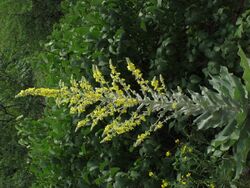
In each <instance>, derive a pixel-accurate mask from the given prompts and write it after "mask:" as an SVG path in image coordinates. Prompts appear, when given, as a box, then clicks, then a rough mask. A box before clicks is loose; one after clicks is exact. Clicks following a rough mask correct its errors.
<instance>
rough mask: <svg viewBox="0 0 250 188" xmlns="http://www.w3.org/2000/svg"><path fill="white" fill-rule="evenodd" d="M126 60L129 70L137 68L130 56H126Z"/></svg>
mask: <svg viewBox="0 0 250 188" xmlns="http://www.w3.org/2000/svg"><path fill="white" fill-rule="evenodd" d="M126 61H127V68H128V70H129V71H131V72H133V71H134V70H135V69H136V68H135V65H134V63H132V61H131V60H130V59H129V58H126Z"/></svg>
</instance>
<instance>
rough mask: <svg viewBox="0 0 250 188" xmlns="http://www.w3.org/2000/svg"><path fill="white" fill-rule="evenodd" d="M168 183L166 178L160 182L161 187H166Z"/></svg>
mask: <svg viewBox="0 0 250 188" xmlns="http://www.w3.org/2000/svg"><path fill="white" fill-rule="evenodd" d="M168 185H169V183H168V181H167V180H162V182H161V188H166V187H167V186H168Z"/></svg>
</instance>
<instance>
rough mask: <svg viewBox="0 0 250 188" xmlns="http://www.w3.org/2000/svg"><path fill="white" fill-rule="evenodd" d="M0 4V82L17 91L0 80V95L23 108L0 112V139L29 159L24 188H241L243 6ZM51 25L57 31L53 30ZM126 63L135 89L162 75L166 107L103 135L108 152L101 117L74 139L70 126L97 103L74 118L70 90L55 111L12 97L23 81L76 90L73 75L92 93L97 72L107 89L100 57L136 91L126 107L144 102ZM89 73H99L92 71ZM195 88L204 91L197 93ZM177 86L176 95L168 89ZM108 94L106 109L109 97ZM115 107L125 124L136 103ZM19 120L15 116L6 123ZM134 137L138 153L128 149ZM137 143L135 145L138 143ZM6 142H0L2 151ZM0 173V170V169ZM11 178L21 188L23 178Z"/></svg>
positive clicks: (101, 1) (86, 0)
mask: <svg viewBox="0 0 250 188" xmlns="http://www.w3.org/2000/svg"><path fill="white" fill-rule="evenodd" d="M2 2H3V3H2ZM2 2H1V4H0V10H1V11H0V19H1V20H2V22H1V24H2V25H3V27H1V29H0V37H1V42H0V51H1V53H4V54H5V56H4V58H3V59H2V62H1V67H0V68H1V70H0V71H1V72H0V73H1V75H0V76H1V77H2V74H3V77H4V78H7V77H8V75H11V78H13V79H14V83H18V81H20V82H21V83H22V84H21V83H20V84H11V83H10V81H9V80H8V79H4V80H3V81H2V80H1V82H0V84H1V88H3V90H4V92H3V94H1V95H3V96H11V97H12V99H13V100H12V99H11V100H10V99H8V100H9V101H13V102H14V103H15V104H17V102H16V101H19V100H20V101H21V102H22V103H21V104H25V105H27V106H28V107H27V108H26V107H24V106H25V105H22V108H21V109H15V108H12V109H11V111H5V110H4V108H0V109H1V114H0V115H2V114H3V117H4V118H9V114H6V112H11V113H14V117H13V119H14V120H15V121H13V123H12V126H11V128H9V129H8V131H9V132H10V133H14V134H12V135H15V136H13V138H14V145H13V146H17V147H18V148H20V150H21V151H20V152H22V151H24V153H26V151H28V158H27V159H26V157H24V158H25V159H23V162H22V163H21V162H20V163H19V165H21V166H22V165H23V167H20V168H19V169H25V171H26V172H27V173H28V174H29V173H31V174H32V175H33V177H34V179H33V180H32V182H31V184H32V185H31V187H116V188H119V187H121V188H123V187H131V188H132V187H136V188H137V187H149V188H151V187H168V186H172V187H211V188H212V187H230V186H231V187H240V186H242V187H244V184H245V185H247V183H244V181H243V183H241V182H239V179H240V180H242V179H244V176H246V177H247V173H246V172H247V169H248V167H249V165H247V164H246V163H245V162H249V160H248V159H247V155H248V148H249V147H248V145H249V143H250V142H249V135H248V134H247V133H248V132H247V130H246V129H248V128H249V126H248V123H247V116H248V114H247V113H248V106H247V104H248V92H249V86H248V85H249V83H248V81H249V70H248V69H249V67H248V66H249V65H248V62H249V60H248V59H247V58H246V55H245V54H244V53H243V51H242V50H240V51H239V55H238V53H237V52H238V49H239V48H238V45H240V46H241V47H242V49H244V51H245V53H246V54H249V47H248V44H249V32H250V27H249V16H250V15H249V13H250V11H249V10H250V6H249V2H248V1H244V0H240V1H231V2H225V1H222V0H206V1H205V0H200V1H193V0H189V1H176V0H167V1H161V0H158V1H156V0H147V1H145V0H137V1H133V0H119V1H118V0H64V1H62V3H61V4H60V1H50V0H47V1H33V0H26V1H23V2H22V3H20V2H16V1H2ZM6 7H7V8H6ZM16 7H18V10H17V8H16ZM3 15H4V16H3ZM62 15H63V17H62V18H61V19H60V22H59V23H57V24H55V25H53V23H55V21H57V20H58V18H59V17H60V16H62ZM52 26H53V27H52ZM51 30H53V31H52V33H51V35H49V37H48V39H47V42H46V43H45V44H42V43H41V46H39V41H40V40H41V39H44V37H45V36H46V35H48V34H49V32H50V31H51ZM24 57H25V58H24ZM27 57H29V58H27ZM127 57H128V58H129V59H130V60H131V61H132V62H134V63H136V65H135V66H136V67H138V68H139V69H138V70H141V71H142V73H143V77H144V78H145V80H144V81H145V82H147V80H152V87H150V88H151V89H154V88H155V89H157V87H156V86H157V84H159V85H160V82H159V81H158V80H157V79H155V78H154V76H158V75H159V74H161V75H162V77H163V78H164V80H165V82H164V83H165V84H166V88H167V91H168V92H167V93H166V92H165V94H164V95H163V94H161V95H160V96H161V97H162V98H164V97H165V98H167V99H171V101H168V102H169V105H170V107H171V108H169V106H164V107H162V108H160V107H159V106H158V107H153V109H154V110H155V111H154V110H153V111H152V113H150V114H149V115H148V116H147V118H146V121H144V118H143V121H140V122H139V124H141V125H140V126H136V128H135V129H133V130H132V129H129V130H131V131H130V132H127V131H122V133H123V134H121V135H119V136H115V135H116V132H111V133H112V139H111V140H110V141H109V142H108V143H101V141H102V139H103V137H102V136H103V135H102V134H103V131H105V125H107V124H112V118H111V117H105V118H104V117H103V119H100V120H102V121H99V120H98V121H95V122H92V123H91V124H92V126H84V127H82V128H80V129H78V131H76V132H75V127H76V125H77V123H78V122H79V124H80V122H81V120H84V119H86V118H89V117H90V118H92V117H99V116H97V115H96V114H95V115H96V116H95V115H92V116H88V114H91V113H90V112H91V111H93V110H94V109H97V111H98V109H99V110H101V109H102V108H101V107H105V105H104V104H105V103H100V102H101V101H99V103H100V104H99V103H98V101H95V102H97V103H91V100H94V99H91V98H86V99H89V100H87V101H85V102H86V103H88V102H89V104H92V105H90V106H89V108H86V111H85V112H82V111H81V110H83V108H82V107H83V106H80V108H77V105H78V103H77V102H80V101H78V98H77V97H78V95H77V94H78V93H77V92H78V90H74V89H72V92H73V93H74V92H75V93H74V94H73V95H70V96H71V99H72V101H71V100H65V101H64V102H65V104H64V105H60V108H58V106H57V104H56V103H55V101H54V100H51V99H49V98H48V99H45V101H44V100H43V99H41V98H36V97H35V98H34V97H31V98H28V99H27V100H28V101H27V100H26V99H25V98H16V99H14V98H13V97H14V95H15V94H17V93H18V91H19V90H20V89H21V88H22V89H26V88H28V87H31V86H32V85H33V83H35V85H36V86H37V87H49V88H56V87H58V86H57V85H58V83H59V81H60V80H61V81H62V82H63V83H64V84H65V86H68V85H70V84H75V85H77V84H78V82H73V81H72V80H78V81H80V80H81V78H82V76H84V77H85V78H86V79H85V80H82V82H83V83H84V82H88V83H89V85H91V87H93V88H99V89H100V90H101V88H103V87H102V85H101V86H100V85H99V84H98V83H96V82H95V80H96V76H97V75H98V74H99V72H102V73H103V77H104V78H105V80H106V81H107V82H109V83H112V82H113V81H114V79H116V77H115V75H113V77H112V78H110V77H109V75H110V73H111V75H112V74H113V73H112V69H111V71H110V69H109V60H110V59H111V60H112V63H113V65H114V67H116V69H117V71H118V72H121V73H122V75H123V77H124V79H125V80H124V81H125V82H126V83H130V85H131V90H132V91H134V93H137V95H135V96H134V97H139V96H141V97H142V98H143V97H146V96H147V95H148V94H149V93H144V91H143V87H141V86H140V84H142V83H143V81H141V82H139V84H137V81H138V79H137V81H136V80H135V79H134V78H133V77H132V76H131V74H128V73H129V71H128V70H127V69H126V68H125V67H126V64H125V59H126V58H127ZM240 58H241V65H242V67H244V74H243V70H242V68H241V67H240ZM93 65H94V67H98V68H94V69H93V70H94V71H92V66H93ZM221 65H223V66H224V67H223V68H221V67H220V66H221ZM226 67H227V68H226ZM99 69H100V71H99ZM21 70H24V72H25V74H21V75H25V76H20V77H19V76H17V75H20V74H19V73H20V72H22V71H21ZM136 70H137V69H136ZM8 71H9V72H8ZM31 72H32V74H31ZM229 72H231V73H233V74H234V75H235V76H234V75H232V74H230V73H229ZM5 73H8V75H6V74H5ZM93 73H94V75H93ZM137 73H138V71H137ZM242 74H243V77H242ZM135 75H136V74H135ZM137 76H138V75H137ZM8 78H9V77H8ZM208 80H210V81H209V82H210V84H209V82H208ZM99 81H100V80H99ZM139 81H140V79H139ZM62 82H61V83H62ZM162 83H163V82H162ZM201 85H202V86H204V87H202V88H200V86H201ZM9 86H11V87H9ZM99 86H100V87H99ZM118 86H119V87H120V86H123V85H122V84H121V83H120V84H118ZM177 86H180V88H182V92H180V91H176V87H177ZM61 87H63V84H61ZM113 87H114V88H113V90H112V91H113V92H116V90H115V89H117V88H116V87H115V86H114V85H113ZM7 88H13V90H12V91H9V90H8V89H7ZM206 88H207V89H206ZM140 89H142V90H140ZM171 89H173V91H171ZM125 90H127V89H124V91H123V92H124V93H126V91H125ZM50 91H51V90H50ZM53 91H57V90H53ZM39 92H41V91H40V90H39ZM39 92H38V93H39ZM117 92H118V90H117ZM157 92H158V91H157ZM157 92H156V93H157ZM94 93H95V92H94ZM118 93H119V92H118ZM80 94H82V93H80ZM102 94H103V95H104V93H102ZM109 94H110V95H107V97H109V98H108V99H110V97H111V96H112V92H111V93H109ZM120 94H121V93H120ZM44 95H45V94H43V96H44ZM52 96H54V94H53V92H52ZM85 97H86V96H85ZM127 97H128V96H127ZM152 97H153V100H152ZM161 97H159V96H158V95H157V94H155V95H152V96H148V98H149V99H151V100H152V101H154V100H155V99H157V100H161ZM165 98H164V100H165ZM90 99H91V100H90ZM111 99H112V97H111ZM164 100H163V101H164ZM31 101H35V102H31ZM131 101H132V102H133V100H132V99H131ZM131 101H130V102H131ZM57 102H58V101H57ZM113 102H114V101H113ZM134 102H135V101H134ZM68 103H69V104H71V106H70V108H71V109H70V110H69V109H68V108H67V105H68ZM5 104H11V103H6V102H5ZM39 104H40V106H39ZM81 105H84V104H81ZM103 105H104V106H103ZM117 105H118V104H117ZM119 105H120V107H121V108H126V105H127V109H126V113H125V111H123V113H122V118H123V120H126V119H127V120H129V118H130V114H133V112H134V111H135V110H136V109H137V107H136V105H137V103H133V105H135V106H133V105H132V104H129V103H124V101H123V103H122V102H121V101H120V103H119ZM119 105H118V106H119ZM130 105H131V106H130ZM7 106H8V105H7ZM148 106H150V105H148ZM74 107H76V108H77V109H78V110H80V111H79V113H74V112H76V111H77V110H76V111H74ZM108 107H109V106H107V108H108ZM151 107H152V106H151ZM23 108H24V109H25V110H23ZM2 109H3V110H2ZM72 109H73V110H72ZM145 109H147V104H145V106H140V107H139V110H143V113H144V110H145ZM168 109H170V111H169V110H168ZM235 109H238V111H237V110H235ZM106 110H107V109H106ZM21 111H24V116H22V117H21V116H20V117H19V118H18V119H17V120H16V117H17V116H19V115H20V114H21V113H20V112H21ZM72 111H73V112H72ZM94 111H95V110H94ZM146 112H147V110H145V113H146ZM116 113H117V111H116V112H115V113H114V115H115V116H116V115H117V114H116ZM159 114H160V118H166V117H169V118H167V119H166V120H164V121H162V125H160V127H161V129H159V130H157V131H156V132H154V131H152V132H151V131H150V133H148V132H147V131H148V130H151V129H152V130H154V126H156V127H157V125H158V124H154V122H157V121H158V118H159V116H158V115H159ZM99 115H100V114H99ZM191 115H192V116H191ZM10 118H12V117H10ZM135 118H137V117H135ZM92 120H93V121H94V120H96V119H95V118H94V119H92ZM141 120H142V119H141ZM138 121H139V120H138ZM113 122H114V121H113ZM193 122H194V123H195V125H193ZM130 123H131V124H133V121H131V122H130ZM14 125H15V126H16V129H17V131H18V135H19V139H20V140H19V142H20V144H21V145H22V146H24V147H25V148H26V149H24V147H22V146H20V145H19V146H18V145H17V143H16V142H17V139H18V138H17V136H16V135H17V132H15V131H16V130H15V129H14ZM80 125H81V124H80ZM82 125H83V124H82ZM158 126H159V125H158ZM197 127H198V129H197ZM114 130H119V129H114ZM3 131H4V132H6V130H3ZM141 133H143V134H144V135H143V134H142V135H141ZM138 134H139V135H140V136H139V137H138ZM137 137H138V138H139V143H140V144H138V147H134V146H133V144H134V142H135V141H136V140H137ZM3 138H4V137H3ZM142 138H146V139H145V140H144V141H143V142H142V141H140V139H142ZM7 140H8V138H7V139H3V141H2V140H1V144H4V143H5V142H7ZM142 140H143V139H142ZM209 146H210V147H209ZM16 151H19V150H16ZM208 151H209V152H208ZM3 153H4V152H1V155H3ZM11 153H13V152H10V154H7V155H11ZM18 155H20V154H18ZM12 157H13V158H15V157H14V155H12ZM20 161H21V159H20ZM25 162H26V163H27V164H26V165H24V163H25ZM1 164H7V163H6V162H5V161H3V162H2V161H1ZM8 166H9V165H8ZM4 168H5V169H6V167H4ZM26 169H27V170H26ZM28 171H29V172H28ZM10 174H11V173H10ZM28 176H29V175H28ZM1 177H6V175H5V174H3V175H1ZM19 180H21V179H19ZM22 180H23V182H25V178H22ZM30 181H31V180H30ZM18 184H19V185H20V187H22V186H23V187H25V186H26V185H24V184H22V183H18ZM28 184H29V183H28ZM240 184H241V185H240ZM8 185H11V182H9V184H8ZM13 185H14V183H13ZM13 185H11V186H13Z"/></svg>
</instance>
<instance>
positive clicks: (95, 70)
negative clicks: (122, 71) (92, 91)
mask: <svg viewBox="0 0 250 188" xmlns="http://www.w3.org/2000/svg"><path fill="white" fill-rule="evenodd" d="M92 70H93V77H94V79H95V81H96V82H98V83H100V84H103V85H104V84H107V82H106V80H105V79H104V77H103V75H102V73H101V71H100V70H99V69H98V67H97V66H96V65H93V67H92Z"/></svg>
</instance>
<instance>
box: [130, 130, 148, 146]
mask: <svg viewBox="0 0 250 188" xmlns="http://www.w3.org/2000/svg"><path fill="white" fill-rule="evenodd" d="M150 134H151V133H150V131H146V132H144V133H142V134H140V135H138V136H137V140H136V142H135V143H134V147H136V146H138V145H140V144H141V143H142V142H143V141H144V140H145V139H146V138H147V137H148V136H150Z"/></svg>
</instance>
